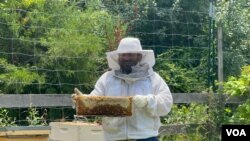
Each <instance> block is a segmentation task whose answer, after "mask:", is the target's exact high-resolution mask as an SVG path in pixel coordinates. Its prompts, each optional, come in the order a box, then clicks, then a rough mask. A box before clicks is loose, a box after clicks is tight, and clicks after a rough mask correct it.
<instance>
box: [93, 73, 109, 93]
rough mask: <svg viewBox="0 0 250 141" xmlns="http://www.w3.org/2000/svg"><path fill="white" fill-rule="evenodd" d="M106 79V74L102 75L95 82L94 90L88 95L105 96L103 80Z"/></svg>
mask: <svg viewBox="0 0 250 141" xmlns="http://www.w3.org/2000/svg"><path fill="white" fill-rule="evenodd" d="M106 77H107V72H106V73H104V74H103V75H102V76H101V77H100V78H99V79H98V80H97V82H96V84H95V88H94V90H92V92H91V93H90V95H95V96H104V95H105V80H106Z"/></svg>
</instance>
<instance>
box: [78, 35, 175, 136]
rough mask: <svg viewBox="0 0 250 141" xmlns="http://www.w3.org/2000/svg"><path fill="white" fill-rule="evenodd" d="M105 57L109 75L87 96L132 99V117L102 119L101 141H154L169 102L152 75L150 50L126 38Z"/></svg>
mask: <svg viewBox="0 0 250 141" xmlns="http://www.w3.org/2000/svg"><path fill="white" fill-rule="evenodd" d="M106 54H107V60H108V65H109V67H110V68H111V71H108V72H105V73H104V74H103V75H102V76H101V77H100V78H99V79H98V81H97V82H96V84H95V88H94V90H93V91H92V92H91V93H90V95H98V96H133V98H132V101H133V106H132V107H133V109H132V113H133V115H132V116H129V117H103V118H102V125H103V130H104V136H105V140H107V141H120V140H129V141H130V140H131V141H158V139H157V136H158V133H159V132H158V130H159V128H160V126H161V122H160V116H165V115H167V114H168V113H169V111H170V110H171V107H172V104H173V98H172V95H171V92H170V90H169V87H168V85H167V84H166V83H165V81H164V80H163V79H162V78H161V76H159V74H157V73H156V72H154V71H153V68H152V67H153V66H154V64H155V57H154V52H153V50H142V46H141V43H140V40H139V39H138V38H132V37H127V38H123V39H122V40H121V41H120V43H119V46H118V48H117V50H115V51H111V52H107V53H106ZM76 94H80V92H76Z"/></svg>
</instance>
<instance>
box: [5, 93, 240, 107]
mask: <svg viewBox="0 0 250 141" xmlns="http://www.w3.org/2000/svg"><path fill="white" fill-rule="evenodd" d="M172 95H173V100H174V103H208V98H209V94H201V93H173V94H172ZM214 95H215V96H216V94H214ZM242 101H244V99H241V98H237V97H235V98H228V96H225V103H236V104H237V103H242ZM64 106H65V107H69V106H72V101H71V94H2V95H0V108H27V107H64Z"/></svg>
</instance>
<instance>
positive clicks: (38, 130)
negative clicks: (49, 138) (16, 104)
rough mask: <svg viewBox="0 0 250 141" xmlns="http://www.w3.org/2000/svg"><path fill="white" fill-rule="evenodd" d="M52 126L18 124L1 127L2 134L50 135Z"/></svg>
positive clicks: (0, 132) (0, 134)
mask: <svg viewBox="0 0 250 141" xmlns="http://www.w3.org/2000/svg"><path fill="white" fill-rule="evenodd" d="M49 133H50V126H16V127H1V128H0V136H8V137H10V136H32V135H48V134H49Z"/></svg>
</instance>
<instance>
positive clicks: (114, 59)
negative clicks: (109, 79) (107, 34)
mask: <svg viewBox="0 0 250 141" xmlns="http://www.w3.org/2000/svg"><path fill="white" fill-rule="evenodd" d="M122 53H140V54H142V59H141V61H140V63H147V64H148V65H149V66H150V67H153V66H154V64H155V56H154V51H153V50H142V46H141V42H140V40H139V39H138V38H132V37H127V38H123V39H122V40H121V41H120V43H119V46H118V48H117V50H115V51H111V52H107V53H106V54H107V60H108V65H109V67H110V68H111V69H112V70H118V69H120V65H119V63H118V56H119V54H122Z"/></svg>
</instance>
